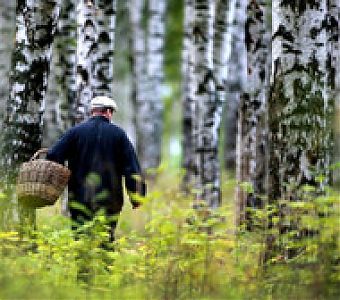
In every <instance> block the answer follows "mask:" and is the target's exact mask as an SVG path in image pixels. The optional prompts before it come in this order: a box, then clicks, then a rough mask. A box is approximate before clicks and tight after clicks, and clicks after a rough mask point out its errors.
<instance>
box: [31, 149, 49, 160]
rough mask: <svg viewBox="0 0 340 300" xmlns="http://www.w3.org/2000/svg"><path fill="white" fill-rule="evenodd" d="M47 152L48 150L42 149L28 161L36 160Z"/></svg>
mask: <svg viewBox="0 0 340 300" xmlns="http://www.w3.org/2000/svg"><path fill="white" fill-rule="evenodd" d="M47 152H48V148H42V149H40V150H38V151H37V152H35V153H34V154H33V156H32V157H31V159H30V161H32V160H35V159H37V158H38V156H39V155H40V154H46V153H47Z"/></svg>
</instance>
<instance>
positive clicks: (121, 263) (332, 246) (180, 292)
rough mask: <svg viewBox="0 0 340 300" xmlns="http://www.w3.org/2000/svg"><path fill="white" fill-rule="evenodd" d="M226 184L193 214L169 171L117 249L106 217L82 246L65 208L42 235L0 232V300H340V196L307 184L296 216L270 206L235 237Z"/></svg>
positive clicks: (42, 227)
mask: <svg viewBox="0 0 340 300" xmlns="http://www.w3.org/2000/svg"><path fill="white" fill-rule="evenodd" d="M224 177H225V180H224V185H223V206H222V207H221V208H219V209H217V210H214V211H213V212H211V211H209V210H208V209H206V208H204V205H203V206H202V208H201V209H200V210H194V209H192V199H191V198H190V197H188V196H185V195H184V194H183V193H182V192H180V190H179V188H175V187H179V182H180V181H179V179H180V175H179V174H173V173H171V172H168V171H166V170H163V171H162V170H161V171H160V174H159V175H158V177H157V178H158V179H157V180H156V181H154V182H153V183H152V184H151V191H150V193H149V195H148V197H147V198H146V200H145V203H144V204H143V206H142V207H141V208H139V209H138V210H132V209H131V207H130V205H129V204H128V201H126V202H127V203H126V205H125V206H124V209H123V212H122V214H121V216H120V218H119V226H118V229H117V234H116V236H117V237H116V241H115V242H114V243H113V244H112V245H111V247H110V248H109V249H107V247H106V248H105V247H102V244H103V241H104V240H105V239H106V238H107V235H106V233H105V230H104V229H105V217H104V216H103V215H100V214H98V216H97V217H96V218H95V219H94V220H93V221H92V222H90V223H88V224H87V225H86V226H85V227H84V228H83V229H82V230H81V231H79V232H78V233H77V238H75V233H74V232H73V231H72V230H71V229H70V225H71V224H70V221H69V219H68V218H67V217H63V216H61V215H60V213H59V210H60V209H59V206H60V204H59V203H57V204H56V205H55V206H53V207H49V208H45V209H40V210H39V212H38V217H37V229H36V230H34V231H30V232H29V233H26V234H24V235H23V236H22V235H21V234H19V232H18V230H15V227H14V228H13V229H11V230H6V231H4V230H2V231H0V299H339V297H340V288H339V286H340V232H339V231H340V213H339V211H340V196H339V192H336V191H333V190H331V189H328V190H327V192H326V196H325V195H323V196H318V197H315V196H314V195H315V193H314V190H313V188H312V187H308V186H306V187H304V188H303V189H302V191H301V195H302V197H303V200H304V201H296V202H292V201H290V202H287V201H284V200H282V201H281V202H280V205H281V206H282V205H285V206H286V207H288V208H289V211H290V213H289V218H287V216H285V217H284V218H283V217H282V216H281V215H280V213H278V212H279V209H278V206H273V205H272V206H267V208H266V209H263V210H256V211H255V210H253V211H249V213H250V215H251V216H252V224H253V226H252V229H251V230H246V229H245V228H237V229H236V228H235V226H234V217H235V216H234V211H235V209H234V191H235V181H234V180H233V179H230V176H229V177H228V176H226V175H225V176H224ZM227 177H228V178H227ZM0 197H1V201H2V202H3V201H6V200H7V196H6V195H5V194H4V193H1V194H0ZM268 219H270V220H271V221H270V224H271V225H270V226H268ZM283 222H288V223H289V224H294V226H291V228H290V230H286V231H282V230H281V229H282V223H283ZM268 253H270V254H269V255H268ZM291 253H294V254H293V255H291Z"/></svg>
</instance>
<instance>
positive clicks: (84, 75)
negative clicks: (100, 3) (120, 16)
mask: <svg viewBox="0 0 340 300" xmlns="http://www.w3.org/2000/svg"><path fill="white" fill-rule="evenodd" d="M97 32H98V25H97V22H96V6H95V1H94V0H80V1H79V3H78V6H77V100H76V107H75V121H76V123H78V122H81V121H83V120H85V119H86V118H87V117H88V116H89V104H90V101H91V99H92V98H93V96H94V92H93V78H94V71H93V68H94V67H93V64H94V61H95V58H96V52H97V50H98V34H97Z"/></svg>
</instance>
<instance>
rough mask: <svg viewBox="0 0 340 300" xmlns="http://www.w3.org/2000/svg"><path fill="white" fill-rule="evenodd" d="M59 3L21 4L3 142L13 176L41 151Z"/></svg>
mask: <svg viewBox="0 0 340 300" xmlns="http://www.w3.org/2000/svg"><path fill="white" fill-rule="evenodd" d="M58 16H59V4H58V1H48V2H46V1H43V0H40V1H34V2H32V1H19V2H18V5H17V8H16V41H15V49H14V52H13V55H12V68H11V69H12V71H11V75H10V95H9V99H8V102H7V112H6V117H5V128H4V131H3V139H2V145H1V146H2V159H1V162H2V166H3V170H5V171H7V173H8V172H10V171H14V170H15V169H16V167H17V166H18V165H19V164H20V163H21V162H23V161H27V160H28V159H29V158H30V157H31V156H32V154H33V153H34V152H35V151H36V150H37V149H38V148H40V145H41V140H42V123H43V118H42V116H43V113H44V97H45V93H46V89H47V81H48V72H49V66H50V60H51V46H52V43H53V38H54V34H55V30H56V26H57V21H58Z"/></svg>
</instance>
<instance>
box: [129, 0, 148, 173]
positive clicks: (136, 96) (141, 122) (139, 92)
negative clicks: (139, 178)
mask: <svg viewBox="0 0 340 300" xmlns="http://www.w3.org/2000/svg"><path fill="white" fill-rule="evenodd" d="M144 5H145V2H144V0H130V2H129V18H130V23H131V37H130V44H131V68H132V76H133V79H132V95H131V97H132V102H133V104H134V107H135V119H134V123H135V129H136V144H137V153H138V156H139V159H140V162H141V167H142V169H143V170H145V167H146V163H145V159H146V157H147V153H146V152H145V147H144V143H145V142H146V141H145V140H144V139H143V137H144V134H145V133H146V132H150V128H148V126H149V124H150V122H148V119H145V118H149V114H150V107H149V105H148V101H147V100H148V94H147V88H148V86H147V77H146V76H145V74H146V63H145V57H146V46H145V35H146V32H145V28H144V26H143V24H142V21H143V8H144Z"/></svg>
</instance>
